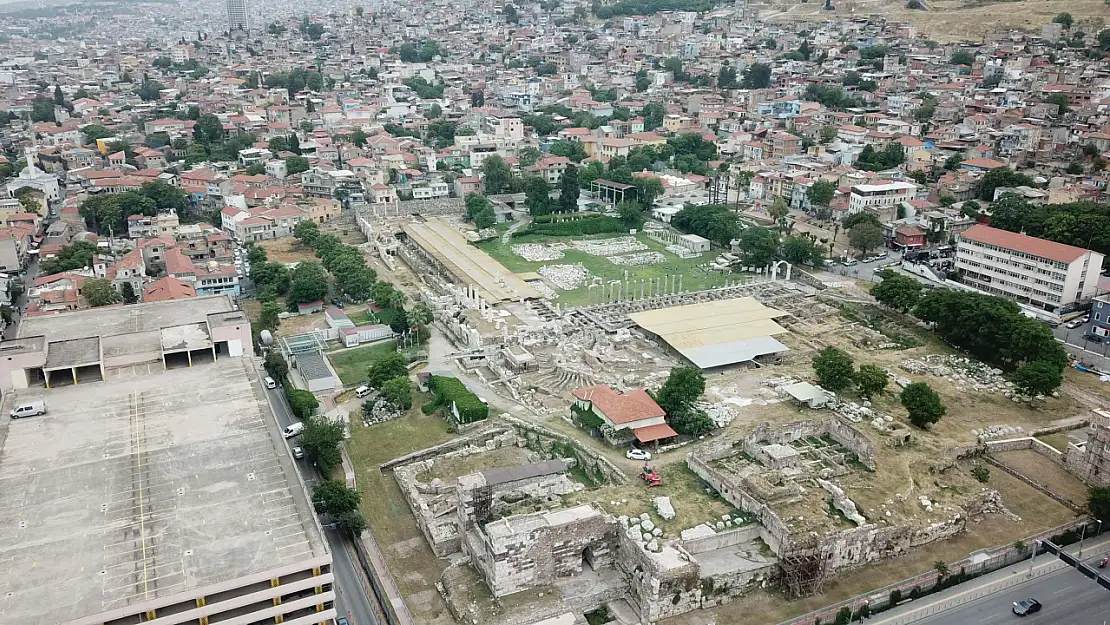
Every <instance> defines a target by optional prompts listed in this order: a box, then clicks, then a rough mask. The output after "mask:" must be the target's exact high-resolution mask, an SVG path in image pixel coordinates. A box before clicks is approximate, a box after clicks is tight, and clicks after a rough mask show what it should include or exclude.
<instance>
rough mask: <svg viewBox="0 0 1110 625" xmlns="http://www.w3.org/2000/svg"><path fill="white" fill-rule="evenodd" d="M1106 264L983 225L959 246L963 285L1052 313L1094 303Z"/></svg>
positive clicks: (1084, 253)
mask: <svg viewBox="0 0 1110 625" xmlns="http://www.w3.org/2000/svg"><path fill="white" fill-rule="evenodd" d="M1102 260H1103V255H1102V254H1099V253H1098V252H1092V251H1091V250H1085V249H1083V248H1080V247H1074V246H1071V245H1064V244H1063V243H1056V242H1054V241H1046V240H1045V239H1038V238H1036V237H1031V236H1028V235H1024V234H1018V233H1015V232H1009V231H1006V230H999V229H998V228H991V227H990V226H984V225H975V226H972V227H971V228H968V229H967V230H966V231H964V232H963V234H961V235H960V239H959V242H958V243H957V244H956V268H957V269H958V270H959V271H960V274H961V276H962V280H963V283H964V284H966V285H968V286H970V287H974V288H976V289H979V290H980V291H984V292H986V293H990V294H991V295H997V296H999V297H1005V298H1006V299H1009V300H1013V301H1015V302H1018V303H1019V304H1028V305H1029V306H1034V307H1036V308H1040V309H1044V310H1048V311H1057V310H1060V309H1062V308H1066V307H1068V306H1070V305H1073V304H1075V303H1077V302H1083V301H1086V300H1088V299H1090V298H1091V297H1093V296H1094V294H1095V286H1096V284H1097V283H1098V278H1099V272H1100V271H1102Z"/></svg>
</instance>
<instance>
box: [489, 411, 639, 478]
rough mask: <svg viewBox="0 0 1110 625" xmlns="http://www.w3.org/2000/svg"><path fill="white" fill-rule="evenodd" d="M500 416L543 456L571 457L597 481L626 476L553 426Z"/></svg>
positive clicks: (602, 457)
mask: <svg viewBox="0 0 1110 625" xmlns="http://www.w3.org/2000/svg"><path fill="white" fill-rule="evenodd" d="M501 419H502V420H504V421H506V422H508V423H509V424H511V425H512V426H513V427H514V428H516V430H517V435H518V436H519V437H520V438H521V439H522V440H523V441H524V445H525V447H527V448H528V449H531V450H532V451H535V452H539V453H540V454H541V455H543V456H544V457H545V458H562V457H566V456H568V455H569V456H571V457H573V458H574V459H575V460H576V461H577V462H578V465H579V466H580V467H581V468H582V470H583V471H585V472H586V474H587V475H589V476H591V477H592V478H594V479H596V480H597V481H599V482H608V483H612V484H623V483H624V482H625V481H626V480H627V479H628V478H627V477H625V475H624V472H623V471H621V470H620V469H619V468H617V466H616V465H615V464H613V463H612V462H610V461H609V460H608V459H607V458H605V457H604V456H602V455H600V454H598V453H597V452H595V451H593V450H592V449H588V448H586V447H584V446H582V445H581V444H579V443H578V441H576V440H574V439H573V438H571V437H569V436H565V435H563V434H559V433H558V432H555V431H553V430H549V429H547V428H545V427H542V426H539V425H536V424H534V423H528V422H526V421H521V420H520V419H517V418H515V417H510V416H506V415H502V416H501Z"/></svg>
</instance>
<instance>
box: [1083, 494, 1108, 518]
mask: <svg viewBox="0 0 1110 625" xmlns="http://www.w3.org/2000/svg"><path fill="white" fill-rule="evenodd" d="M1087 512H1088V513H1089V514H1090V515H1091V518H1092V519H1103V520H1105V519H1110V486H1104V487H1096V486H1092V487H1090V488H1088V489H1087Z"/></svg>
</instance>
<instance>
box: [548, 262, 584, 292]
mask: <svg viewBox="0 0 1110 625" xmlns="http://www.w3.org/2000/svg"><path fill="white" fill-rule="evenodd" d="M536 273H538V274H540V275H541V276H543V277H544V279H545V280H547V281H548V282H550V283H551V284H553V285H555V288H557V289H559V290H562V291H573V290H574V289H577V288H578V287H580V286H582V285H583V284H585V283H586V278H588V277H590V272H589V271H587V270H586V268H585V267H584V266H582V265H544V266H543V267H540V268H539V271H537V272H536Z"/></svg>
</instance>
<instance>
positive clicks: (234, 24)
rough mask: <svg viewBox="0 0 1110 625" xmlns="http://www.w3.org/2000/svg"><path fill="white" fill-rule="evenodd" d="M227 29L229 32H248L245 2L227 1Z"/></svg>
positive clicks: (248, 22)
mask: <svg viewBox="0 0 1110 625" xmlns="http://www.w3.org/2000/svg"><path fill="white" fill-rule="evenodd" d="M227 29H228V30H230V31H236V30H242V31H250V29H251V27H250V15H249V12H248V10H247V0H227Z"/></svg>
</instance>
